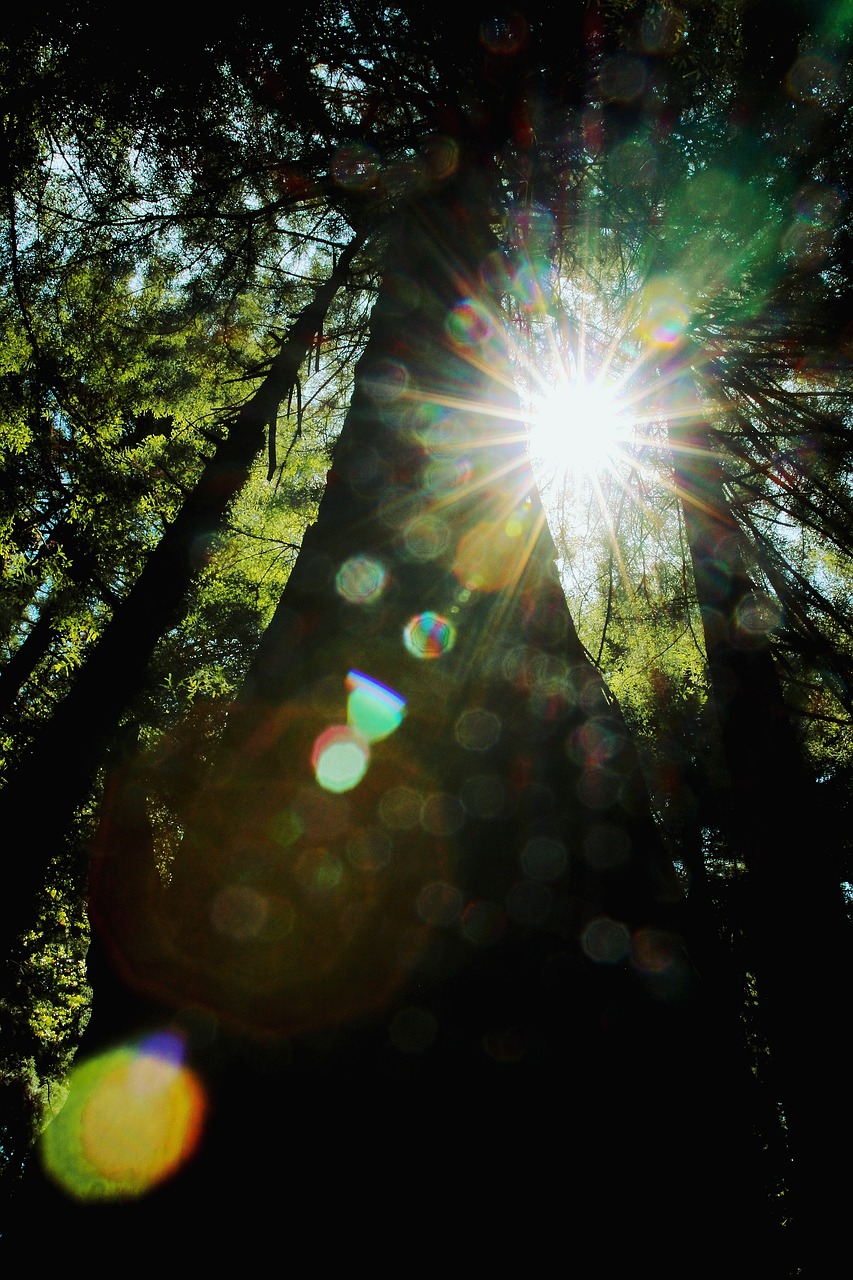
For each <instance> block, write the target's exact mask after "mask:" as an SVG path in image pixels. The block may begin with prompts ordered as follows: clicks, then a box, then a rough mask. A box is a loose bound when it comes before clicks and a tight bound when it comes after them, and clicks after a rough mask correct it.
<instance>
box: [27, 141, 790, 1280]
mask: <svg viewBox="0 0 853 1280" xmlns="http://www.w3.org/2000/svg"><path fill="white" fill-rule="evenodd" d="M492 194H493V193H492V191H491V189H490V186H489V184H488V181H487V180H486V178H485V177H484V175H483V174H481V173H480V172H479V171H478V170H477V169H476V168H475V167H473V166H470V165H468V164H466V163H465V161H464V158H463V160H462V161H461V162H460V166H459V170H458V171H457V173H456V174H455V176H454V177H453V178H452V179H449V180H448V181H447V182H446V183H445V184H444V186H443V188H440V189H439V190H437V191H436V192H434V193H432V194H430V195H427V196H423V197H421V198H419V199H417V200H415V201H413V202H412V203H411V204H410V205H409V206H408V207H407V209H406V211H405V213H404V215H403V217H402V219H401V225H400V226H399V227H398V229H397V232H396V235H395V236H394V237H393V239H392V243H391V247H390V249H389V253H388V262H387V269H386V272H385V279H384V283H383V287H382V290H381V293H380V298H379V300H378V302H377V304H376V307H375V309H374V314H373V317H372V323H371V338H370V341H369V344H368V347H367V349H366V351H365V354H364V357H363V359H362V361H361V362H360V365H359V367H358V370H357V372H356V379H355V390H354V396H353V401H352V404H351V407H350V410H349V413H348V415H347V419H346V423H345V426H344V429H343V432H342V435H341V437H340V440H339V442H338V445H337V448H336V451H335V455H334V460H333V466H332V469H331V471H330V474H329V479H328V486H327V490H326V494H325V496H324V498H323V501H322V503H321V506H320V510H319V514H318V519H317V523H316V525H315V526H314V527H313V528H312V530H311V531H310V533H309V535H308V536H306V539H305V542H304V544H303V549H302V552H301V554H300V556H299V559H298V561H297V564H296V566H295V568H294V570H293V572H292V574H291V576H290V579H289V581H288V584H287V587H286V589H285V592H284V595H283V597H282V601H281V604H280V606H279V608H278V610H277V611H276V615H275V618H274V620H273V623H272V625H271V626H270V628H269V630H268V632H267V634H266V635H265V637H264V643H263V646H262V649H261V651H260V652H259V654H258V656H257V659H256V662H255V664H254V666H253V668H252V671H251V672H250V676H249V680H248V681H247V686H246V689H245V691H244V695H243V697H242V698H241V699H240V701H239V703H238V705H237V706H236V707H235V709H234V713H233V716H232V723H231V725H230V727H229V730H228V732H227V733H226V736H225V740H224V742H223V744H222V748H221V753H220V755H219V757H218V759H217V766H216V771H215V775H214V778H213V780H212V781H211V782H210V783H209V784H208V785H207V786H206V787H205V788H203V789H202V790H201V792H200V794H199V795H198V796H197V797H196V798H195V799H194V800H193V801H191V802H190V803H188V804H187V806H186V808H185V810H184V811H183V812H182V813H181V815H180V818H181V824H182V826H183V828H184V831H185V835H184V840H183V844H182V846H181V849H180V851H179V853H178V855H177V858H176V860H175V864H174V867H173V868H172V875H171V882H170V884H169V886H168V888H167V889H165V890H160V889H158V887H157V886H156V884H154V883H153V881H152V876H151V862H150V853H149V851H148V849H147V839H146V838H145V837H144V835H143V836H141V837H140V838H139V840H138V842H137V843H138V847H137V848H136V849H135V850H134V849H133V848H128V841H127V839H126V835H127V831H128V830H129V825H128V824H127V823H125V824H124V825H122V822H123V817H122V815H123V814H124V813H127V812H129V810H128V809H127V808H123V807H122V805H121V803H119V804H118V805H117V808H116V809H115V811H114V814H113V815H111V814H110V812H109V811H108V812H107V813H106V815H105V821H104V823H103V827H102V832H101V838H100V840H99V848H98V851H97V856H96V858H95V863H94V875H93V901H92V911H93V918H94V920H95V922H96V925H97V927H98V929H99V930H100V931H101V934H102V936H103V937H104V939H105V940H106V945H107V947H108V949H109V951H110V953H111V955H112V956H113V958H114V962H115V964H116V966H117V968H118V970H119V971H120V972H121V973H123V974H124V975H125V976H126V978H127V979H128V980H129V981H130V982H131V983H132V984H134V985H136V986H137V987H138V988H139V989H141V990H143V991H144V992H146V993H148V994H150V995H151V996H152V997H154V998H155V999H156V1000H159V1001H160V1002H161V1003H162V1004H163V1005H164V1006H169V1005H171V1007H172V1008H173V1009H174V1010H175V1021H176V1024H177V1025H178V1026H180V1027H181V1028H182V1030H183V1032H184V1034H185V1035H186V1037H187V1040H188V1047H189V1052H190V1058H191V1061H192V1062H193V1063H194V1064H195V1065H196V1066H197V1068H198V1069H199V1070H200V1071H201V1072H203V1073H204V1074H205V1078H206V1079H207V1080H208V1081H209V1083H210V1088H211V1090H212V1091H213V1096H214V1099H215V1106H214V1114H213V1116H212V1118H211V1120H210V1122H209V1125H208V1129H207V1131H206V1134H205V1139H204V1144H203V1147H202V1152H201V1155H200V1157H199V1159H198V1160H196V1162H195V1163H193V1164H191V1165H190V1166H189V1167H188V1168H187V1169H186V1171H185V1172H184V1173H182V1174H180V1175H179V1176H178V1177H176V1178H175V1179H174V1180H173V1181H171V1182H170V1183H168V1184H166V1185H165V1186H163V1187H162V1188H160V1189H159V1190H157V1191H155V1192H153V1193H152V1195H151V1196H150V1197H148V1198H147V1199H146V1200H145V1201H144V1202H141V1203H140V1204H139V1205H138V1206H128V1205H120V1206H114V1207H108V1208H106V1209H104V1210H103V1211H100V1212H99V1211H97V1210H91V1211H89V1213H88V1216H89V1218H90V1219H91V1220H92V1223H93V1227H94V1228H96V1231H97V1239H98V1241H99V1242H101V1243H100V1245H99V1247H103V1248H104V1249H107V1250H108V1249H109V1248H111V1247H113V1246H114V1243H115V1242H116V1241H117V1240H118V1239H120V1238H121V1236H122V1235H123V1233H124V1232H125V1231H126V1230H127V1229H128V1228H129V1227H130V1226H131V1225H133V1224H135V1226H136V1230H137V1231H140V1230H141V1231H143V1232H144V1233H145V1234H146V1235H147V1237H148V1238H149V1239H150V1240H152V1241H153V1240H157V1241H158V1242H159V1241H160V1240H162V1239H163V1235H164V1234H165V1233H168V1232H171V1231H172V1230H174V1229H175V1227H176V1226H177V1225H178V1224H180V1226H181V1230H183V1231H184V1232H186V1231H188V1230H190V1231H192V1232H193V1233H194V1239H198V1238H199V1237H198V1233H199V1232H202V1231H203V1230H204V1224H205V1223H206V1222H210V1220H211V1217H212V1216H213V1217H215V1218H216V1220H217V1221H218V1222H219V1223H220V1225H222V1224H224V1223H225V1222H226V1221H228V1220H230V1221H236V1222H237V1223H238V1224H239V1226H238V1228H237V1231H238V1233H239V1234H241V1235H242V1234H243V1233H246V1234H247V1235H248V1236H249V1237H250V1238H252V1237H253V1236H254V1233H258V1234H259V1235H260V1236H261V1237H262V1238H263V1239H264V1240H266V1241H271V1239H272V1238H273V1237H274V1235H275V1233H276V1231H277V1230H278V1225H277V1224H278V1221H279V1213H280V1208H281V1205H282V1204H285V1205H287V1206H288V1213H289V1214H290V1215H291V1218H290V1221H291V1223H292V1228H289V1229H292V1230H293V1231H301V1232H303V1233H306V1234H307V1235H308V1236H309V1237H311V1236H314V1235H315V1234H316V1233H317V1232H325V1227H324V1222H325V1220H326V1213H327V1207H328V1206H330V1208H328V1211H329V1212H331V1214H332V1216H333V1217H334V1219H335V1221H336V1223H338V1224H339V1231H340V1234H339V1235H338V1237H337V1239H335V1240H332V1239H327V1240H326V1243H325V1246H324V1247H325V1248H326V1250H327V1257H328V1259H329V1260H330V1261H333V1262H334V1263H335V1264H336V1265H337V1264H339V1263H342V1262H344V1261H345V1260H346V1259H348V1258H350V1257H351V1256H353V1251H354V1256H356V1257H358V1258H360V1259H362V1260H364V1259H366V1258H367V1257H368V1256H369V1257H371V1258H373V1259H375V1254H376V1250H377V1249H378V1250H386V1249H387V1250H390V1251H392V1252H393V1255H394V1257H395V1258H398V1257H399V1256H400V1250H401V1249H403V1250H407V1251H408V1250H410V1249H411V1248H412V1247H414V1245H413V1243H412V1242H413V1241H417V1248H418V1250H419V1252H421V1253H423V1255H424V1256H426V1257H428V1258H429V1259H430V1261H431V1262H438V1261H440V1260H441V1258H442V1256H443V1255H444V1254H445V1252H446V1249H447V1247H448V1242H449V1241H450V1240H459V1241H460V1244H459V1246H458V1247H459V1249H460V1250H461V1251H462V1252H463V1254H464V1255H465V1256H466V1257H467V1256H470V1257H471V1258H472V1260H473V1257H474V1255H475V1254H476V1255H477V1256H478V1257H479V1258H480V1262H482V1259H483V1258H486V1259H488V1260H489V1262H490V1263H491V1262H494V1263H498V1262H501V1263H502V1264H503V1265H505V1264H506V1262H507V1260H510V1261H511V1262H512V1263H513V1265H514V1264H515V1263H518V1264H521V1263H523V1262H527V1263H529V1260H530V1251H531V1248H532V1249H533V1253H534V1256H536V1257H539V1256H540V1255H541V1257H542V1259H543V1261H544V1259H545V1258H548V1257H551V1256H553V1251H554V1250H555V1249H557V1248H559V1249H560V1250H561V1251H563V1250H565V1251H570V1250H571V1249H572V1248H574V1249H575V1251H576V1252H577V1254H578V1256H580V1257H583V1258H584V1259H587V1258H592V1257H595V1256H597V1255H598V1254H599V1252H600V1250H601V1249H602V1248H603V1249H605V1251H606V1252H607V1253H608V1256H609V1258H610V1259H611V1260H612V1261H613V1262H614V1265H615V1266H616V1267H621V1266H622V1265H627V1262H628V1261H629V1260H630V1259H636V1257H637V1256H638V1251H639V1254H640V1255H642V1253H643V1251H644V1250H651V1251H652V1252H653V1253H654V1256H655V1260H656V1265H658V1273H659V1274H667V1275H669V1274H673V1275H674V1274H682V1269H683V1256H684V1255H683V1252H682V1250H683V1247H684V1245H683V1241H684V1240H686V1239H687V1238H689V1237H690V1236H691V1235H695V1233H696V1232H698V1231H700V1230H702V1231H703V1232H705V1233H708V1232H712V1231H713V1232H717V1233H718V1234H717V1235H716V1236H715V1237H714V1238H712V1239H709V1240H708V1252H709V1256H712V1257H718V1256H719V1257H722V1256H723V1255H724V1254H725V1255H726V1256H728V1254H729V1253H730V1251H731V1249H732V1248H734V1247H735V1244H734V1242H735V1240H737V1247H738V1248H739V1249H740V1250H741V1256H744V1257H749V1256H750V1255H751V1252H753V1251H755V1250H756V1249H763V1248H764V1247H765V1245H766V1240H765V1236H764V1234H763V1232H764V1219H763V1215H762V1209H761V1206H760V1203H757V1202H756V1189H755V1185H754V1182H751V1178H752V1175H753V1173H754V1160H753V1153H752V1152H751V1147H750V1141H751V1135H749V1134H744V1132H743V1130H742V1128H740V1127H739V1126H740V1125H741V1123H742V1119H743V1117H742V1114H741V1103H740V1094H739V1090H740V1082H739V1081H738V1080H736V1079H735V1078H734V1077H733V1075H732V1072H731V1070H730V1064H727V1063H726V1062H725V1061H723V1059H722V1057H721V1055H720V1054H719V1053H718V1051H717V1048H716V1036H715V1027H714V1025H713V1024H712V1023H711V1021H710V1020H709V1019H708V1016H707V1008H706V1006H705V1005H704V1003H703V999H702V991H701V984H700V983H699V982H698V981H697V978H696V975H695V972H694V970H693V969H692V967H691V965H690V962H689V960H688V958H687V956H686V955H685V952H684V948H683V944H682V940H681V939H680V937H679V936H678V933H677V930H676V928H675V920H676V918H677V912H678V902H677V899H678V891H677V887H676V886H675V883H674V878H673V876H672V873H671V869H670V868H668V867H667V865H666V862H665V860H664V858H663V856H662V854H661V852H660V847H659V844H658V840H657V834H656V830H655V826H654V823H653V821H652V819H651V816H650V812H649V808H648V803H647V797H646V795H645V790H644V787H643V784H642V779H641V776H640V772H639V769H638V767H637V761H636V758H635V755H634V752H633V750H632V747H631V744H630V741H629V739H628V736H627V733H626V731H625V727H624V724H623V722H622V719H621V715H620V713H619V711H618V708H617V707H616V705H615V703H614V702H613V700H612V698H611V697H610V695H609V694H608V691H607V690H606V688H605V687H604V685H603V683H602V681H601V679H600V677H599V676H598V674H597V673H596V672H595V670H594V669H593V668H592V666H591V664H590V663H589V661H588V659H587V658H586V655H585V654H584V651H583V649H582V647H581V645H580V643H579V641H578V638H577V635H576V633H575V630H574V627H573V625H572V621H571V618H570V616H569V613H568V609H567V606H566V601H565V598H564V596H563V594H562V591H561V589H560V585H559V581H558V579H557V575H556V570H555V568H554V563H553V560H554V550H553V545H552V543H551V539H550V535H549V534H548V531H547V526H546V524H545V521H544V518H543V514H542V511H541V508H540V506H539V503H538V499H537V497H536V493H535V489H534V486H533V480H532V475H531V472H530V467H529V463H528V460H527V457H526V454H525V448H524V444H523V440H522V437H521V431H520V428H519V421H518V414H517V405H516V401H515V398H514V394H513V392H512V389H511V384H510V379H509V373H508V364H507V360H506V353H505V350H504V347H503V342H502V337H501V332H502V326H501V322H500V316H499V310H498V301H499V300H498V298H497V297H496V296H495V295H494V293H493V292H492V289H491V287H490V284H489V273H488V271H487V269H486V268H487V264H488V263H489V261H490V258H491V255H492V253H493V250H494V245H493V241H492V238H491V235H490V231H489V227H490V222H491V217H492V203H491V196H492ZM348 677H349V687H350V691H352V688H353V686H354V687H355V689H356V690H358V689H362V690H364V689H365V688H366V689H367V693H368V702H370V700H371V698H374V699H375V701H374V702H373V703H372V704H371V705H372V707H373V709H374V710H375V709H376V708H377V707H378V708H379V712H380V718H381V716H382V715H384V714H386V713H388V712H389V709H390V711H391V712H393V711H394V710H395V709H398V708H399V705H400V704H399V702H398V701H397V699H403V700H405V716H404V718H403V720H402V722H401V724H400V725H399V727H397V728H396V729H394V730H393V732H391V731H389V732H388V733H387V735H386V736H384V737H382V736H381V735H380V736H377V737H375V739H374V740H373V741H369V742H367V741H365V735H362V737H361V738H360V739H359V736H358V734H357V733H356V734H355V735H352V734H350V736H349V737H347V729H346V727H345V726H346V722H347V716H348V702H347V699H348V685H347V680H348ZM365 681H366V682H368V683H367V684H365V683H364V682H365ZM383 691H384V692H383ZM349 711H350V713H352V706H351V705H350V707H349ZM356 721H357V723H358V717H357V716H356ZM389 726H390V727H391V728H393V714H392V715H391V718H390V719H389V720H388V722H387V724H386V728H388V727H389ZM330 729H331V730H332V740H335V738H336V736H337V741H338V742H339V743H340V742H342V743H344V744H345V745H346V747H347V749H348V750H349V752H350V754H349V757H348V762H349V763H352V761H353V759H355V760H356V763H357V764H358V763H359V756H358V753H359V751H360V752H361V759H360V765H361V766H363V776H362V777H361V778H360V780H358V779H357V777H356V775H355V774H354V775H353V777H354V778H355V780H353V779H349V780H347V779H346V778H343V779H342V778H341V776H340V775H336V774H335V773H334V770H332V771H331V775H330V776H329V777H326V778H325V785H323V779H324V774H323V767H324V766H323V759H324V757H323V746H324V743H326V742H327V741H328V738H327V737H326V736H325V735H326V734H327V732H328V730H330ZM365 734H367V736H368V737H369V736H370V735H369V734H368V733H367V730H365ZM177 754H178V752H176V756H177ZM162 767H163V768H165V769H167V770H169V769H171V768H172V767H173V762H172V761H171V760H170V759H169V758H168V755H167V756H166V757H165V758H164V761H163V765H162ZM130 793H132V787H131V789H130ZM129 843H130V845H133V843H134V842H133V840H131V841H130V842H129ZM96 1009H97V1005H96ZM200 1032H202V1033H203V1034H200ZM259 1046H263V1047H259ZM272 1152H276V1153H280V1154H281V1155H284V1154H285V1153H286V1161H285V1163H284V1164H282V1162H281V1160H280V1155H279V1154H277V1155H276V1157H275V1165H276V1167H275V1168H274V1169H271V1168H270V1164H269V1160H270V1156H271V1154H272ZM721 1160H724V1161H727V1162H728V1166H727V1169H726V1176H725V1177H724V1178H721V1177H720V1173H719V1162H720V1161H721ZM238 1168H239V1173H235V1170H237V1169H238ZM70 1212H71V1216H72V1218H73V1217H74V1215H75V1210H74V1208H73V1206H72V1207H71V1210H70ZM51 1213H55V1214H58V1215H60V1217H61V1216H62V1215H63V1214H65V1215H67V1214H68V1213H69V1206H68V1203H67V1202H65V1204H64V1205H63V1204H62V1203H57V1204H54V1205H52V1206H51ZM375 1214H379V1215H380V1217H381V1222H380V1223H379V1224H378V1233H377V1232H374V1231H373V1230H371V1237H372V1243H371V1245H370V1247H369V1249H368V1248H365V1246H364V1245H363V1244H362V1243H361V1241H363V1238H364V1223H365V1221H370V1220H371V1215H375ZM84 1217H85V1211H84ZM56 1220H59V1219H56ZM80 1221H81V1222H82V1221H83V1218H81V1219H80ZM614 1222H616V1223H618V1224H620V1226H621V1230H622V1231H623V1232H624V1238H623V1239H622V1240H621V1241H620V1240H619V1239H615V1238H613V1229H614V1228H613V1224H614ZM142 1224H145V1225H142ZM616 1230H617V1232H618V1230H619V1227H617V1228H616ZM531 1231H532V1232H533V1234H534V1236H535V1239H534V1241H533V1242H532V1244H531ZM744 1233H745V1234H744ZM199 1247H200V1248H202V1249H204V1240H203V1239H202V1240H201V1241H200V1246H199ZM217 1247H218V1246H217ZM455 1247H456V1246H454V1248H455Z"/></svg>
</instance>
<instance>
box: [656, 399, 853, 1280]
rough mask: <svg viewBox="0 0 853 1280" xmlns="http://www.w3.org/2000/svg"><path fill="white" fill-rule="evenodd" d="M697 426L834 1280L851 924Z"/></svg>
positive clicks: (772, 942) (795, 1121)
mask: <svg viewBox="0 0 853 1280" xmlns="http://www.w3.org/2000/svg"><path fill="white" fill-rule="evenodd" d="M700 413H701V408H700V406H699V405H698V404H697V416H696V418H694V420H693V421H692V422H688V423H686V424H685V423H683V422H682V423H680V424H673V425H672V426H671V427H670V440H671V443H672V446H673V470H674V478H675V486H676V490H677V492H678V494H679V497H680V498H681V502H682V510H683V513H684V523H685V528H686V532H687V538H688V543H689V547H690V555H691V560H692V564H693V573H694V578H695V583H696V592H697V597H698V601H699V606H700V609H701V613H702V620H703V629H704V636H705V646H706V650H707V655H708V665H709V671H710V678H711V688H712V696H713V699H714V702H715V705H716V710H717V716H718V719H719V723H720V726H721V739H722V745H723V751H724V754H725V759H726V762H727V766H728V772H729V776H730V782H731V797H732V810H733V817H734V824H735V825H734V830H733V832H732V839H733V844H734V847H735V850H736V852H737V853H738V855H739V856H740V857H742V858H743V861H744V863H745V864H746V867H747V869H748V885H749V888H748V894H747V901H748V903H749V910H748V913H747V915H746V916H745V918H744V919H743V920H742V921H741V925H742V928H743V931H744V934H745V939H746V944H747V948H748V951H749V954H750V956H751V958H752V959H751V963H752V965H753V966H754V973H755V977H756V979H757V982H758V990H759V998H760V1015H761V1019H762V1021H763V1024H764V1027H765V1031H766V1035H767V1039H768V1042H769V1047H770V1054H771V1063H772V1077H773V1081H774V1087H775V1090H776V1101H777V1105H780V1106H781V1108H782V1109H783V1112H784V1117H785V1124H786V1127H787V1129H788V1131H789V1136H790V1149H791V1154H792V1158H793V1164H792V1167H791V1170H790V1185H791V1187H792V1189H793V1191H794V1193H795V1194H794V1197H793V1209H792V1211H791V1212H792V1215H793V1216H794V1221H795V1224H796V1227H797V1234H798V1236H799V1239H800V1243H799V1247H800V1249H801V1250H802V1251H803V1256H804V1257H805V1258H806V1259H807V1260H808V1261H809V1264H810V1265H813V1266H814V1267H815V1271H814V1274H816V1275H817V1274H825V1273H826V1271H825V1268H827V1269H831V1265H832V1258H833V1257H834V1256H836V1254H837V1251H838V1249H840V1248H841V1247H842V1246H841V1240H840V1237H839V1235H838V1233H839V1232H841V1231H842V1230H843V1223H844V1220H845V1219H844V1207H843V1206H844V1201H846V1198H847V1190H848V1188H847V1181H846V1179H841V1178H839V1176H838V1168H839V1166H840V1165H841V1164H842V1162H844V1161H846V1159H847V1156H846V1152H847V1149H848V1145H849V1142H850V1139H851V1137H853V1133H851V1125H850V1121H849V1120H848V1119H847V1118H846V1117H847V1114H848V1112H849V1108H848V1107H847V1103H846V1093H847V1089H848V1087H849V1076H850V1069H851V1059H850V1049H849V1039H848V1035H847V1030H846V1026H845V1021H846V1020H845V1019H844V1018H843V1017H842V1016H841V1010H842V1009H844V1008H845V1007H846V1003H847V1000H848V998H849V990H850V978H851V964H850V960H851V956H850V925H849V921H848V919H847V916H846V912H845V910H844V904H843V899H842V895H841V890H840V886H839V884H838V883H837V881H836V880H834V878H833V875H832V860H831V858H829V857H828V856H827V855H826V850H825V847H824V841H823V838H822V817H821V813H820V809H819V800H818V797H817V794H816V789H815V786H814V783H813V782H812V780H811V779H809V777H808V775H807V773H806V770H805V767H804V763H803V760H802V757H801V753H800V750H799V746H798V743H797V740H796V736H795V733H794V729H793V726H792V723H791V719H790V716H789V714H788V711H787V709H786V707H785V703H784V699H783V696H782V689H781V685H780V682H779V677H778V673H777V671H776V666H775V661H774V657H773V653H772V649H771V644H770V638H769V636H768V635H767V634H764V633H761V632H760V631H757V630H756V629H755V625H754V620H755V617H756V607H755V606H756V588H755V584H754V583H753V582H752V580H751V579H750V577H749V574H748V572H747V569H746V565H745V562H744V559H743V555H742V552H741V548H740V537H739V533H738V528H737V523H736V521H735V519H734V516H733V514H732V511H731V508H730V505H729V503H728V500H727V498H726V494H725V490H724V483H723V475H722V471H721V468H720V464H719V461H718V458H717V455H716V454H715V452H714V446H713V444H712V435H711V432H710V430H709V428H708V425H707V423H706V422H705V421H703V420H702V419H701V417H700V416H699V415H700ZM818 930H819V936H818Z"/></svg>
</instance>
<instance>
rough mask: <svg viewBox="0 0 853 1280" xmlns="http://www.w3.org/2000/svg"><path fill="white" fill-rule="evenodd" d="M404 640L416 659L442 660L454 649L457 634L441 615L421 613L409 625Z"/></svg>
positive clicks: (404, 633)
mask: <svg viewBox="0 0 853 1280" xmlns="http://www.w3.org/2000/svg"><path fill="white" fill-rule="evenodd" d="M403 639H404V642H405V645H406V648H407V649H408V651H409V653H411V654H413V655H414V657H416V658H440V657H442V656H443V655H444V654H445V653H449V652H450V650H451V649H452V648H453V644H454V642H455V640H456V632H455V630H454V628H453V626H452V624H451V623H449V622H448V621H447V619H446V618H442V616H441V615H440V614H438V613H419V614H418V615H417V616H416V617H414V618H412V620H411V622H410V623H409V624H408V625H407V627H406V629H405V631H404V632H403Z"/></svg>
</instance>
